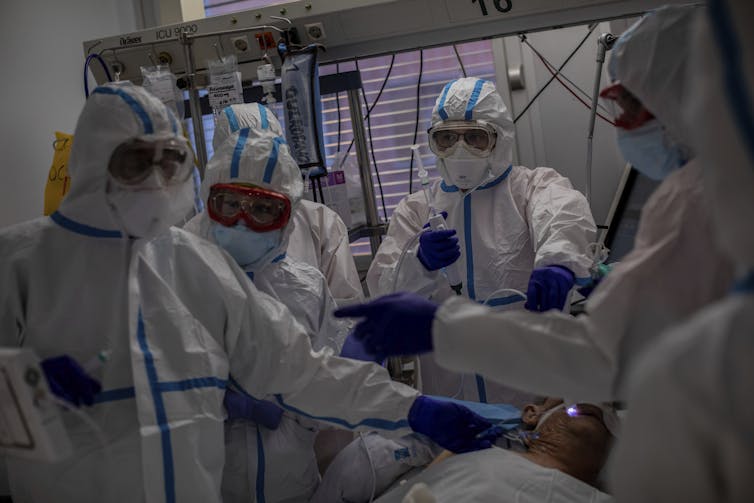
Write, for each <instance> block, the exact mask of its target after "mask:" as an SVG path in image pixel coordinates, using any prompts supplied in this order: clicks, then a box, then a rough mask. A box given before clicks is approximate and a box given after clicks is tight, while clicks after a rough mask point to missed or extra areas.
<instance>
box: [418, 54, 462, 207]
mask: <svg viewBox="0 0 754 503" xmlns="http://www.w3.org/2000/svg"><path fill="white" fill-rule="evenodd" d="M454 47H455V46H454ZM423 72H424V50H422V49H419V76H418V77H417V79H416V119H415V122H414V139H413V140H411V144H412V145H415V144H416V138H417V136H419V112H421V85H422V73H423ZM413 192H414V152H413V150H412V151H411V162H410V163H409V166H408V193H409V194H412V193H413Z"/></svg>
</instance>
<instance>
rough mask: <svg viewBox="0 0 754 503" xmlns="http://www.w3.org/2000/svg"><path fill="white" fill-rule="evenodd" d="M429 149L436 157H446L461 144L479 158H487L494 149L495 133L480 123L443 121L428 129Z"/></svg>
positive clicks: (492, 128)
mask: <svg viewBox="0 0 754 503" xmlns="http://www.w3.org/2000/svg"><path fill="white" fill-rule="evenodd" d="M427 134H428V135H429V149H430V150H431V151H432V152H434V154H435V155H436V156H437V157H448V156H450V155H452V154H453V152H455V150H456V148H458V145H459V144H460V143H461V142H463V144H464V145H465V146H466V149H467V150H468V151H469V152H471V153H472V154H474V155H477V156H479V157H487V156H489V155H490V152H492V149H493V148H495V140H496V138H497V132H496V131H495V128H494V127H492V126H491V125H489V124H487V123H486V122H482V121H462V120H457V121H445V122H443V123H441V124H438V125H436V126H433V127H431V128H429V130H428V131H427Z"/></svg>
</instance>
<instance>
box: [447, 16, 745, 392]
mask: <svg viewBox="0 0 754 503" xmlns="http://www.w3.org/2000/svg"><path fill="white" fill-rule="evenodd" d="M696 13H697V10H696V9H695V8H693V7H668V8H662V9H659V10H657V11H655V12H653V13H652V14H650V15H649V16H647V17H645V18H642V19H641V20H640V21H638V22H637V24H636V25H635V26H634V27H633V28H632V29H630V31H628V32H627V33H626V38H625V39H623V40H622V41H621V42H620V43H619V45H618V46H617V47H616V48H617V49H619V50H618V51H617V52H616V53H615V54H613V58H619V60H618V61H614V62H612V63H611V65H612V66H613V68H615V71H616V78H617V79H618V80H620V81H621V82H622V83H623V85H624V86H625V87H626V88H627V89H628V90H629V91H631V92H634V89H636V90H637V91H636V92H637V93H638V94H637V97H638V98H639V100H641V101H642V103H644V104H645V106H646V107H647V108H648V109H649V110H650V111H651V112H652V113H654V114H655V116H656V117H657V119H658V120H659V121H660V122H661V123H663V124H665V123H668V124H678V123H680V122H681V119H680V115H681V113H682V109H681V108H680V105H679V107H677V108H669V107H667V106H666V105H667V102H668V101H669V102H677V98H676V95H677V94H678V93H682V92H683V89H684V86H685V85H686V74H685V69H686V67H687V64H686V63H687V61H688V57H689V51H688V40H687V38H688V36H689V32H690V29H691V27H692V25H693V19H694V16H695V14H696ZM648 61H649V62H652V64H651V65H649V66H647V64H646V63H647V62H648ZM635 67H638V68H641V69H642V70H641V71H634V69H635ZM624 71H625V74H624V73H623V72H624ZM652 84H655V85H654V86H653V85H652ZM666 117H667V118H666ZM701 168H702V166H701V165H700V162H699V161H697V160H692V161H691V162H689V163H688V164H686V166H684V167H683V168H682V169H680V170H678V171H675V172H673V173H672V174H671V175H670V176H668V177H667V178H666V179H665V180H664V181H663V182H662V184H661V185H660V186H659V187H658V188H657V190H656V191H655V193H654V194H652V196H651V197H650V199H649V200H648V201H647V203H646V204H645V206H644V209H643V210H642V218H641V221H640V223H639V229H638V232H637V235H636V240H635V243H634V249H633V251H631V253H629V254H628V255H627V256H626V257H625V259H624V260H623V261H622V262H621V263H619V264H617V265H616V266H615V268H614V269H613V270H612V272H610V274H609V275H608V276H607V277H606V278H605V279H604V280H603V281H602V283H601V284H600V285H598V287H597V288H596V289H595V291H594V292H593V293H592V295H591V296H590V297H589V299H588V301H587V304H586V312H587V315H586V316H580V317H578V318H574V317H572V316H568V315H565V314H562V313H558V312H548V313H543V314H534V313H527V312H515V313H510V312H507V313H492V312H491V311H490V310H489V309H485V308H482V307H481V306H477V305H474V304H471V303H468V302H463V301H462V300H461V299H452V300H450V301H448V302H446V303H445V304H443V305H442V306H441V307H440V309H439V310H438V312H437V316H436V317H435V322H434V324H433V330H432V331H433V339H434V356H435V358H436V359H437V361H438V363H440V364H441V365H443V366H445V367H447V368H449V369H453V370H459V371H463V370H466V371H470V370H472V369H473V370H475V371H477V372H479V373H480V374H483V375H485V376H488V377H489V378H490V379H496V380H499V381H500V382H504V383H506V384H508V385H510V386H518V387H521V388H523V389H527V390H529V391H532V392H536V393H541V394H544V395H549V396H567V397H569V398H578V399H579V400H585V401H605V400H613V399H615V398H625V397H624V396H623V393H622V391H621V389H620V387H621V384H622V380H623V373H624V371H625V370H626V364H627V363H628V362H629V361H630V360H632V359H633V358H634V357H635V356H636V355H637V353H639V352H640V351H641V350H642V349H643V348H644V347H646V345H647V344H650V343H651V342H652V341H654V340H655V339H656V338H657V336H658V335H659V334H660V333H661V332H662V331H663V330H664V329H665V328H667V327H669V326H671V325H673V324H675V323H677V322H679V321H681V320H683V319H685V318H687V317H688V316H689V315H691V314H692V313H694V312H695V311H696V310H698V309H699V308H700V307H702V306H704V305H705V304H707V303H709V302H712V301H714V300H715V299H718V298H720V297H721V296H722V295H724V294H725V292H726V290H727V288H728V286H729V285H730V281H731V280H732V269H731V266H730V263H729V261H728V260H727V259H726V258H725V257H724V256H723V255H722V254H721V252H720V250H719V249H718V247H717V246H716V244H715V243H714V242H712V241H711V240H710V235H711V233H712V224H711V222H710V218H709V212H710V209H709V205H708V202H707V200H706V198H705V194H704V193H703V188H702V177H701ZM498 348H499V349H498Z"/></svg>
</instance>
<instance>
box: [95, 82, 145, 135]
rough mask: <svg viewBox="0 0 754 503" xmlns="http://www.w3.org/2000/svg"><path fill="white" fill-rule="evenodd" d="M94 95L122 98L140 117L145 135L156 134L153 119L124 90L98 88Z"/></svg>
mask: <svg viewBox="0 0 754 503" xmlns="http://www.w3.org/2000/svg"><path fill="white" fill-rule="evenodd" d="M92 94H111V95H114V96H120V97H121V98H122V99H123V101H125V102H126V103H127V104H128V106H130V107H131V110H133V111H134V113H135V114H136V115H137V116H139V119H141V122H142V124H143V125H144V134H152V133H154V126H153V125H152V119H150V118H149V115H148V114H147V111H146V110H144V107H142V106H141V103H139V102H138V101H136V100H135V99H134V97H133V96H131V95H130V94H128V93H127V92H125V91H124V90H123V89H113V88H112V87H98V88H97V89H95V90H94V92H92Z"/></svg>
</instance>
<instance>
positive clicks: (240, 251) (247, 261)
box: [210, 222, 283, 267]
mask: <svg viewBox="0 0 754 503" xmlns="http://www.w3.org/2000/svg"><path fill="white" fill-rule="evenodd" d="M210 228H211V231H212V235H213V236H214V237H215V241H217V244H219V245H220V246H222V247H223V249H225V251H227V252H228V253H230V255H231V257H233V258H234V259H236V262H238V265H240V266H241V267H249V266H261V265H264V264H261V263H259V262H260V260H262V259H263V258H265V257H266V256H267V255H269V253H270V251H272V250H274V249H276V248H277V247H279V246H280V241H281V239H282V237H283V231H282V229H278V230H274V231H269V232H254V231H252V230H251V229H249V228H248V227H246V226H245V225H243V224H242V223H240V222H239V223H238V225H236V226H235V227H226V226H224V225H222V224H219V223H217V222H211V223H210Z"/></svg>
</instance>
